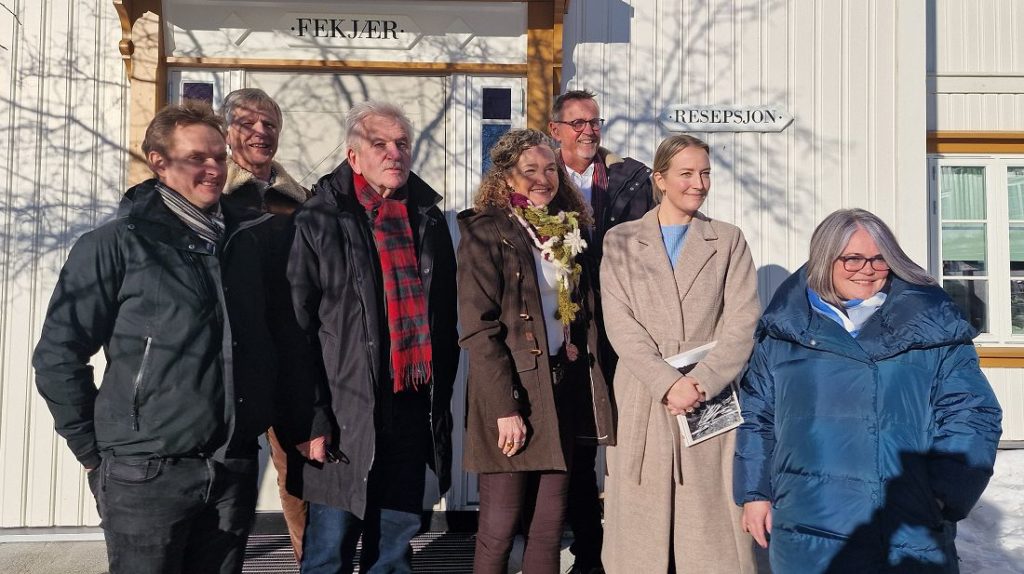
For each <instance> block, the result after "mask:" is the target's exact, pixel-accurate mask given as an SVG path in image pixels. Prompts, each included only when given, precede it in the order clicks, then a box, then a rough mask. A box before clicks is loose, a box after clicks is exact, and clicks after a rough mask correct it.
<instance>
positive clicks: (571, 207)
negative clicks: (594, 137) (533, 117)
mask: <svg viewBox="0 0 1024 574" xmlns="http://www.w3.org/2000/svg"><path fill="white" fill-rule="evenodd" d="M537 146H547V147H548V148H552V146H551V140H550V139H548V136H546V135H544V134H543V133H542V132H539V131H537V130H534V129H522V130H511V131H509V132H506V133H505V135H503V136H501V139H499V140H498V141H497V143H495V144H494V147H492V148H491V167H490V169H488V170H487V173H485V174H484V177H483V180H482V181H481V182H480V190H479V191H478V192H477V194H476V200H475V202H474V207H476V209H477V210H483V209H486V208H488V207H494V208H497V209H508V206H509V195H511V193H512V189H511V188H510V187H509V186H508V183H507V182H506V181H505V180H506V178H507V177H508V173H509V170H511V169H512V168H513V167H515V165H516V163H518V162H519V156H521V155H523V152H525V151H526V150H528V149H530V148H532V147H537ZM553 151H554V149H553V148H552V152H553ZM548 205H549V206H551V207H552V208H554V209H560V210H563V211H575V212H576V213H578V214H579V220H580V224H581V225H586V226H589V225H592V224H593V219H591V217H590V214H589V213H588V210H587V205H586V203H585V202H584V201H583V196H582V195H581V194H580V192H579V190H578V189H576V186H574V185H573V184H572V182H571V181H569V176H568V175H566V173H565V169H564V168H562V167H561V166H559V168H558V193H556V194H555V197H554V198H553V199H552V200H551V203H550V204H548Z"/></svg>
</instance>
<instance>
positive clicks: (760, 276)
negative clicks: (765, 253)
mask: <svg viewBox="0 0 1024 574" xmlns="http://www.w3.org/2000/svg"><path fill="white" fill-rule="evenodd" d="M790 275H791V273H790V271H788V270H787V269H786V268H785V267H783V266H781V265H775V264H771V265H762V266H761V267H759V268H758V270H757V295H758V298H759V299H760V300H761V309H762V310H763V309H766V308H767V307H768V303H770V302H771V300H772V296H773V295H775V290H776V289H778V288H779V285H782V282H783V281H785V280H786V278H787V277H789V276H790Z"/></svg>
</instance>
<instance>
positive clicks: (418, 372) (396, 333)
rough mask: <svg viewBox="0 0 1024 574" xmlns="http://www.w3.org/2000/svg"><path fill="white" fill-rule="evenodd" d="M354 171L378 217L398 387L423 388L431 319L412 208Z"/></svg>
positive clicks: (362, 196) (359, 191) (362, 199)
mask: <svg viewBox="0 0 1024 574" xmlns="http://www.w3.org/2000/svg"><path fill="white" fill-rule="evenodd" d="M352 175H353V178H352V180H353V184H354V185H355V189H356V198H357V199H358V200H359V203H360V204H361V205H362V206H363V209H365V210H366V212H367V213H369V214H370V215H371V217H372V218H373V240H374V242H375V243H376V244H377V253H378V254H379V256H380V270H381V274H382V275H383V277H384V300H385V301H386V302H387V306H388V331H389V332H390V333H391V370H392V372H393V373H394V377H395V380H394V390H395V392H396V393H397V392H400V391H405V390H410V389H418V388H420V387H421V386H423V385H426V384H428V383H429V382H430V366H431V347H430V323H429V321H428V319H427V303H426V298H425V297H424V295H423V282H422V281H421V280H420V268H419V262H418V261H417V260H416V248H415V246H414V244H413V241H412V228H411V227H410V226H409V212H408V210H407V209H406V206H405V200H404V199H396V198H394V196H393V197H390V198H387V199H385V198H383V197H381V196H380V194H379V193H377V192H376V191H375V190H374V189H373V187H372V186H371V185H370V184H369V183H368V182H367V181H366V179H365V178H364V177H363V176H362V175H359V174H358V173H353V174H352Z"/></svg>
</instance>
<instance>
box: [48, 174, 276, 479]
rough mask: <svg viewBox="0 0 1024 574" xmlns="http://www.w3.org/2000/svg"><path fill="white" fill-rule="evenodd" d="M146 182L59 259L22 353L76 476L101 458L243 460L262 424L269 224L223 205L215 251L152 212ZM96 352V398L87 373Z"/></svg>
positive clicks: (269, 340)
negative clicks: (103, 364)
mask: <svg viewBox="0 0 1024 574" xmlns="http://www.w3.org/2000/svg"><path fill="white" fill-rule="evenodd" d="M155 181H156V180H149V181H146V182H143V183H141V184H139V185H137V186H135V187H133V188H131V189H129V190H128V192H127V193H126V194H125V196H124V198H123V199H122V200H121V205H120V207H119V210H118V214H117V217H116V219H114V220H113V221H111V222H109V223H107V224H105V225H102V226H100V227H99V228H97V229H95V230H94V231H91V232H89V233H86V234H85V235H83V236H82V237H81V239H79V240H78V242H77V243H76V244H75V246H74V247H73V248H72V250H71V252H70V254H69V255H68V260H67V263H65V265H64V268H63V269H62V271H61V274H60V278H59V280H58V282H57V285H56V288H55V289H54V293H53V297H52V298H51V300H50V306H49V310H48V311H47V315H46V320H45V323H44V324H43V330H42V336H41V338H40V340H39V344H38V345H37V346H36V350H35V354H34V356H33V361H32V362H33V366H34V367H35V370H36V385H37V387H38V389H39V392H40V393H41V394H42V396H43V398H44V399H45V400H46V403H47V406H48V407H49V408H50V412H51V413H52V414H53V417H54V420H55V423H56V429H57V432H58V433H60V434H61V436H63V437H65V438H66V439H67V441H68V446H69V447H70V448H71V450H72V451H73V452H74V454H75V456H76V457H77V458H78V460H79V461H80V462H81V463H82V464H83V465H85V466H87V467H90V468H91V467H95V466H96V465H98V464H99V454H100V453H101V452H108V451H109V452H110V453H112V454H114V455H115V456H138V457H147V458H149V457H163V456H206V455H210V456H213V457H214V458H218V459H223V458H225V457H229V456H249V455H252V454H255V452H256V449H257V446H256V438H257V437H258V436H259V434H260V433H262V432H264V431H265V430H266V429H267V427H268V426H270V424H271V423H272V418H273V413H274V403H275V401H276V400H277V399H276V398H275V397H274V392H275V378H276V375H277V364H278V363H277V355H276V353H275V345H274V341H273V333H272V328H271V321H270V313H269V311H268V301H269V300H271V299H273V298H275V297H283V296H285V295H286V290H287V286H286V285H285V284H284V281H283V260H284V255H285V254H284V252H283V251H284V248H285V246H284V245H278V244H276V243H275V241H274V237H273V234H272V233H271V231H270V225H269V223H270V222H269V221H268V220H270V219H271V217H272V216H270V215H261V214H259V213H257V212H254V211H237V210H234V209H231V208H230V206H227V205H223V208H224V216H225V223H226V226H227V232H226V235H225V239H224V240H223V242H222V246H221V248H220V249H217V250H215V249H214V248H212V246H210V247H208V246H209V244H208V243H206V242H205V241H203V240H201V239H199V238H198V236H196V235H195V233H193V232H192V231H191V230H190V229H189V228H188V227H187V226H185V224H184V223H182V221H181V220H180V219H179V218H178V217H177V216H175V215H174V214H173V213H172V212H171V211H170V210H169V209H168V208H167V207H166V205H164V202H163V200H162V199H161V198H160V194H159V193H158V192H157V190H156V188H155V187H154V183H155ZM276 261H280V262H281V265H280V269H279V270H276V269H275V266H276V263H275V262H276ZM275 277H276V278H277V280H276V281H275ZM276 289H280V291H277V290H276ZM101 347H102V348H103V351H104V354H105V355H106V360H107V368H106V371H105V372H104V374H103V383H102V385H101V386H100V388H99V390H97V388H96V385H95V382H94V380H93V373H92V368H91V367H90V366H89V364H88V363H89V358H90V357H91V356H92V355H93V354H95V353H96V352H97V351H98V350H99V349H100V348H101Z"/></svg>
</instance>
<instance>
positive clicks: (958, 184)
mask: <svg viewBox="0 0 1024 574" xmlns="http://www.w3.org/2000/svg"><path fill="white" fill-rule="evenodd" d="M939 200H940V202H941V208H942V219H944V220H948V219H985V168H984V167H958V166H942V181H941V182H940V184H939Z"/></svg>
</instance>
